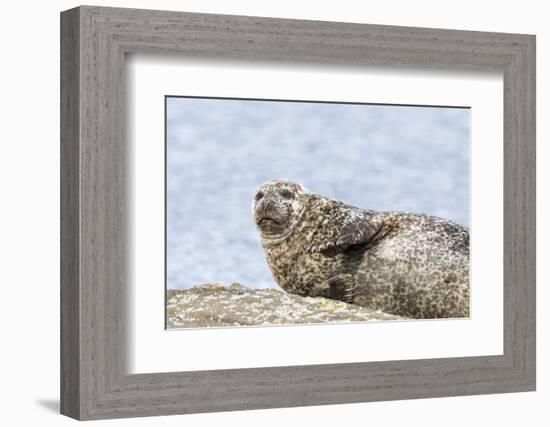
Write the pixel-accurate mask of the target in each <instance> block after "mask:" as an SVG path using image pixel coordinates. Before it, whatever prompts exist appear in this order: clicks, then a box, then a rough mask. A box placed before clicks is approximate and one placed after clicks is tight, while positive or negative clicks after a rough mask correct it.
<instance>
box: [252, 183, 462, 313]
mask: <svg viewBox="0 0 550 427" xmlns="http://www.w3.org/2000/svg"><path fill="white" fill-rule="evenodd" d="M252 211H253V215H254V219H255V222H256V225H257V227H258V231H259V232H260V237H261V243H262V246H263V249H264V251H265V255H266V258H267V262H268V264H269V267H270V269H271V271H272V273H273V277H274V279H275V281H276V282H277V283H278V284H279V286H280V287H281V288H283V289H284V290H285V291H287V292H289V293H292V294H297V295H302V296H324V297H327V298H332V299H337V300H341V301H345V302H349V303H353V304H357V305H361V306H365V307H369V308H373V309H380V310H383V311H385V312H388V313H394V314H398V315H401V316H407V317H412V318H448V317H467V316H469V306H470V304H469V302H470V297H469V252H470V251H469V247H470V245H469V243H470V242H469V241H470V238H469V232H468V230H467V229H466V228H465V227H462V226H461V225H458V224H455V223H453V222H451V221H448V220H445V219H441V218H437V217H433V216H428V215H423V214H411V213H404V212H378V211H373V210H369V209H360V208H356V207H354V206H350V205H347V204H345V203H342V202H339V201H336V200H332V199H329V198H327V197H323V196H321V195H318V194H314V193H311V192H309V191H307V190H306V189H305V188H304V187H303V186H301V185H300V184H298V183H296V182H292V181H289V180H281V179H279V180H273V181H269V182H267V183H265V184H264V185H262V186H261V187H260V188H259V189H258V191H257V193H256V197H255V198H254V200H253V202H252Z"/></svg>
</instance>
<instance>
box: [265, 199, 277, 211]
mask: <svg viewBox="0 0 550 427" xmlns="http://www.w3.org/2000/svg"><path fill="white" fill-rule="evenodd" d="M274 205H275V202H274V201H273V200H269V199H267V200H266V199H264V200H263V201H262V209H263V210H264V211H268V210H269V209H271V208H272V207H273V206H274Z"/></svg>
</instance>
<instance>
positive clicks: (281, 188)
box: [252, 179, 307, 240]
mask: <svg viewBox="0 0 550 427" xmlns="http://www.w3.org/2000/svg"><path fill="white" fill-rule="evenodd" d="M306 194H307V190H306V189H305V188H304V187H303V186H302V185H300V184H298V183H297V182H294V181H290V180H287V179H274V180H271V181H268V182H266V183H264V184H262V185H261V186H260V187H259V188H258V189H257V190H256V194H255V196H254V200H253V201H252V214H253V215H254V221H255V223H256V226H257V227H258V231H259V232H260V234H261V236H262V238H263V239H266V240H269V239H279V238H282V237H285V236H287V235H288V234H290V232H291V231H292V230H293V228H294V226H295V225H296V224H297V223H298V221H299V220H300V218H301V217H302V214H303V212H304V209H305V201H306Z"/></svg>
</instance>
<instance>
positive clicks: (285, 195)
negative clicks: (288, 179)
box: [281, 190, 292, 199]
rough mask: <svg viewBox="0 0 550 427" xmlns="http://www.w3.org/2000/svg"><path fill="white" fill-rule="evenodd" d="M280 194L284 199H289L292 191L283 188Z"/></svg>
mask: <svg viewBox="0 0 550 427" xmlns="http://www.w3.org/2000/svg"><path fill="white" fill-rule="evenodd" d="M281 196H283V197H284V198H285V199H291V198H292V192H290V191H289V190H283V191H281Z"/></svg>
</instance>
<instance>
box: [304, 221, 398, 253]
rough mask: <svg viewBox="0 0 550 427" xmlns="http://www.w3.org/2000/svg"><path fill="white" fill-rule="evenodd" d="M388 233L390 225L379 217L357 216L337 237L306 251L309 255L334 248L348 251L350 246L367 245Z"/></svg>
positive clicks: (315, 244)
mask: <svg viewBox="0 0 550 427" xmlns="http://www.w3.org/2000/svg"><path fill="white" fill-rule="evenodd" d="M387 231H389V225H388V224H385V223H384V221H383V220H382V219H380V218H379V217H378V216H377V215H371V214H357V215H356V216H351V217H350V218H349V220H348V221H347V222H346V223H345V225H344V226H343V227H342V228H341V229H340V230H339V232H338V234H337V235H336V237H334V238H332V239H327V240H323V241H320V242H316V243H312V244H311V245H309V246H308V247H307V249H306V250H307V252H309V253H316V252H324V251H328V250H330V249H333V248H341V249H347V248H349V247H350V246H357V245H367V244H370V243H374V242H375V241H377V240H378V239H379V238H381V237H383V235H384V234H385V232H387Z"/></svg>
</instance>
